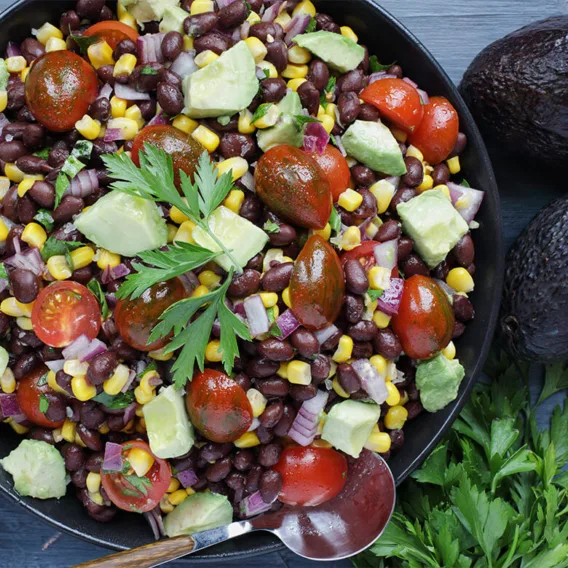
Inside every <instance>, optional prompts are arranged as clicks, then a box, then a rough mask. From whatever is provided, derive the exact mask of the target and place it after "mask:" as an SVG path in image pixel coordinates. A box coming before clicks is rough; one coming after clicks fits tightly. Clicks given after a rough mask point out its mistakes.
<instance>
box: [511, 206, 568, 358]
mask: <svg viewBox="0 0 568 568" xmlns="http://www.w3.org/2000/svg"><path fill="white" fill-rule="evenodd" d="M567 275H568V196H567V197H562V198H560V199H556V200H554V201H553V202H552V203H550V204H549V205H548V206H547V207H545V208H544V209H543V210H542V211H540V213H538V215H537V216H536V217H535V218H534V219H533V220H532V221H531V222H530V223H529V225H528V227H527V228H526V229H525V230H524V232H523V233H522V234H521V235H520V236H519V238H518V239H517V241H516V242H515V243H514V245H513V246H512V248H511V250H510V251H509V254H508V257H507V269H506V272H505V286H504V290H503V302H502V314H501V334H502V337H503V339H504V344H505V347H506V348H507V350H508V351H510V353H511V354H512V355H513V356H517V357H519V358H521V359H529V360H533V361H541V362H543V363H549V362H553V361H560V360H566V359H568V324H567V323H566V313H567V310H568V281H567V280H566V276H567Z"/></svg>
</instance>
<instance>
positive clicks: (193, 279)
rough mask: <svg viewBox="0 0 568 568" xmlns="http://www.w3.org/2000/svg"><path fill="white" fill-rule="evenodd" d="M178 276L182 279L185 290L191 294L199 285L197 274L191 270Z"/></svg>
mask: <svg viewBox="0 0 568 568" xmlns="http://www.w3.org/2000/svg"><path fill="white" fill-rule="evenodd" d="M178 278H179V279H180V280H181V283H182V284H183V287H184V288H185V291H186V292H187V293H188V294H189V295H191V294H192V293H193V291H194V290H195V289H196V288H197V287H198V286H199V280H198V278H197V276H195V274H194V273H193V272H192V271H191V270H190V271H189V272H184V273H183V274H181V275H180V276H178Z"/></svg>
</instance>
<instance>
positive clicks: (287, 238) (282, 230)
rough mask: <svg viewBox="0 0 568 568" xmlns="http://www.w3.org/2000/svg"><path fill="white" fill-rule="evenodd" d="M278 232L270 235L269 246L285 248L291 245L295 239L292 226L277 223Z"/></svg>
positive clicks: (295, 234) (294, 230)
mask: <svg viewBox="0 0 568 568" xmlns="http://www.w3.org/2000/svg"><path fill="white" fill-rule="evenodd" d="M276 224H277V225H278V231H277V232H276V233H271V234H270V235H269V237H270V244H271V245H274V246H276V247H285V246H288V245H290V244H292V243H293V242H294V241H295V240H296V239H297V236H298V235H297V233H296V229H294V227H293V226H292V225H288V224H287V223H281V222H280V221H278V222H277V223H276Z"/></svg>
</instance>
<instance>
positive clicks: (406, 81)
mask: <svg viewBox="0 0 568 568" xmlns="http://www.w3.org/2000/svg"><path fill="white" fill-rule="evenodd" d="M402 80H403V81H404V82H405V83H408V84H409V85H411V86H412V87H414V88H415V89H418V83H415V82H414V81H413V80H412V79H409V78H408V77H404V78H403V79H402Z"/></svg>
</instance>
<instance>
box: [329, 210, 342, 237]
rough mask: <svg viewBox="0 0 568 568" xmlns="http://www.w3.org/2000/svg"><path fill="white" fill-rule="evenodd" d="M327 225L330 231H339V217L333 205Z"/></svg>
mask: <svg viewBox="0 0 568 568" xmlns="http://www.w3.org/2000/svg"><path fill="white" fill-rule="evenodd" d="M328 223H329V226H330V227H331V230H332V231H335V232H336V233H339V231H341V217H340V215H339V213H338V212H337V209H336V208H335V207H333V206H332V207H331V215H330V216H329V221H328Z"/></svg>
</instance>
